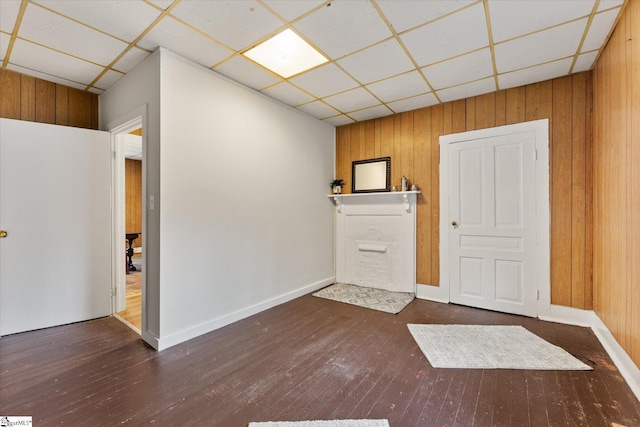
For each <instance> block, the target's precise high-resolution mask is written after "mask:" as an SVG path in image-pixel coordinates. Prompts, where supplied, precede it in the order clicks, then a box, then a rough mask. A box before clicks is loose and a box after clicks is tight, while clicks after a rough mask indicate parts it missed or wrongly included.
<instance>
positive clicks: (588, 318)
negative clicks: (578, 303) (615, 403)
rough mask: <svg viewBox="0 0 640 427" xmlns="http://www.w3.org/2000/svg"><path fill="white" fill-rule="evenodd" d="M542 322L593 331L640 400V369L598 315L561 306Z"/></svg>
mask: <svg viewBox="0 0 640 427" xmlns="http://www.w3.org/2000/svg"><path fill="white" fill-rule="evenodd" d="M538 317H539V318H540V320H547V321H550V322H557V323H565V324H569V325H577V326H586V327H590V328H591V329H592V330H593V333H594V334H595V335H596V337H597V338H598V340H599V341H600V344H602V347H604V349H605V350H606V352H607V353H608V354H609V357H611V360H613V363H614V364H615V365H616V368H618V371H620V374H621V375H622V376H623V377H624V379H625V381H626V382H627V384H628V385H629V387H630V388H631V391H633V393H634V394H635V395H636V397H637V398H638V400H640V369H639V368H638V366H636V364H635V363H634V362H633V360H631V357H629V355H628V354H627V352H626V351H625V350H624V349H623V348H622V346H621V345H620V344H618V341H616V339H615V338H614V336H613V335H612V334H611V332H610V331H609V328H607V325H605V324H604V322H602V320H601V319H600V318H599V317H598V315H597V314H596V313H595V312H594V311H592V310H580V309H577V308H571V307H564V306H561V305H551V306H550V307H549V310H548V311H547V312H546V313H544V314H541V315H540V316H538Z"/></svg>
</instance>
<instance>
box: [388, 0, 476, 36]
mask: <svg viewBox="0 0 640 427" xmlns="http://www.w3.org/2000/svg"><path fill="white" fill-rule="evenodd" d="M474 1H475V0H447V1H442V0H430V1H428V2H425V1H424V0H405V1H398V0H378V1H377V2H376V3H377V4H378V6H380V9H381V10H382V13H384V15H385V16H386V17H387V19H388V20H389V23H390V24H391V25H392V26H393V29H394V30H395V31H396V33H401V32H403V31H405V30H408V29H410V28H413V27H415V26H417V25H420V24H423V23H425V22H429V21H433V20H434V19H437V18H439V17H441V16H443V15H446V14H447V13H451V12H453V11H454V10H457V9H460V8H463V7H465V6H467V5H469V4H471V3H473V2H474Z"/></svg>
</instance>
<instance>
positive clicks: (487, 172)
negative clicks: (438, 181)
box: [449, 133, 537, 316]
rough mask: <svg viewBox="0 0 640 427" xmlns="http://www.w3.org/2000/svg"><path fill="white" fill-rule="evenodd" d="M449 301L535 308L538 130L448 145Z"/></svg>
mask: <svg viewBox="0 0 640 427" xmlns="http://www.w3.org/2000/svg"><path fill="white" fill-rule="evenodd" d="M449 187H450V188H449V205H450V206H449V212H450V216H451V218H453V220H452V221H451V227H450V229H449V250H450V280H451V281H450V285H451V288H450V298H451V301H452V302H455V303H459V304H466V305H472V306H475V307H481V308H487V309H491V310H497V311H505V312H509V313H516V314H524V315H529V316H535V315H536V314H537V302H536V300H537V297H536V285H535V274H534V272H533V268H534V265H535V236H536V234H535V233H536V223H535V194H536V193H535V190H536V189H535V135H534V134H533V133H517V134H511V135H501V136H495V137H490V138H482V139H476V140H464V141H461V142H456V143H453V144H451V145H450V148H449Z"/></svg>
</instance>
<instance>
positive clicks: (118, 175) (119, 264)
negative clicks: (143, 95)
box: [106, 105, 147, 334]
mask: <svg viewBox="0 0 640 427" xmlns="http://www.w3.org/2000/svg"><path fill="white" fill-rule="evenodd" d="M140 127H141V128H142V230H140V231H141V232H142V247H143V248H144V247H145V240H146V234H147V233H146V229H147V227H146V224H147V205H146V200H147V198H146V194H147V191H146V188H147V187H146V162H145V158H146V150H147V136H146V134H147V132H146V129H147V106H146V105H143V106H141V107H138V108H136V109H135V110H133V111H131V112H129V113H128V114H126V115H124V116H122V117H120V118H118V119H116V120H114V121H112V122H111V123H108V124H107V125H106V130H107V131H109V132H110V133H111V178H112V181H111V202H112V203H111V219H112V229H113V233H112V241H113V246H112V248H113V256H112V259H111V272H112V274H111V277H112V289H114V291H113V292H112V314H115V313H117V312H118V311H122V310H124V307H125V305H126V277H125V276H126V274H125V270H126V266H125V251H126V250H125V247H124V244H123V242H124V240H125V239H124V236H125V232H126V230H125V208H126V206H125V185H124V184H125V182H124V181H125V162H124V136H125V135H126V134H127V133H129V132H130V131H132V130H135V129H138V128H140ZM141 262H142V277H141V286H142V313H141V314H142V319H141V326H142V328H141V329H142V331H144V330H145V329H146V311H147V308H146V298H145V295H146V273H145V272H146V270H147V268H146V256H145V251H144V250H143V252H142V259H141ZM125 323H126V322H125ZM129 326H130V327H131V328H132V329H134V330H136V332H138V333H140V334H142V331H138V330H137V329H136V328H134V327H133V326H131V325H129Z"/></svg>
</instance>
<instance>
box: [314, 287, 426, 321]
mask: <svg viewBox="0 0 640 427" xmlns="http://www.w3.org/2000/svg"><path fill="white" fill-rule="evenodd" d="M312 295H313V296H314V297H320V298H325V299H330V300H332V301H339V302H344V303H347V304H351V305H357V306H358V307H365V308H370V309H373V310H378V311H384V312H386V313H392V314H397V313H400V312H401V311H402V309H404V308H405V307H406V306H407V305H409V303H410V302H411V301H413V300H414V298H415V295H414V294H413V293H410V292H390V291H384V290H382V289H375V288H367V287H364V286H356V285H348V284H346V283H335V284H333V285H331V286H328V287H326V288H324V289H321V290H319V291H318V292H316V293H314V294H312Z"/></svg>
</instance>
